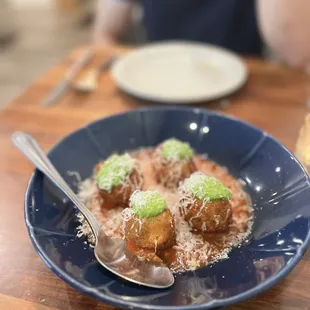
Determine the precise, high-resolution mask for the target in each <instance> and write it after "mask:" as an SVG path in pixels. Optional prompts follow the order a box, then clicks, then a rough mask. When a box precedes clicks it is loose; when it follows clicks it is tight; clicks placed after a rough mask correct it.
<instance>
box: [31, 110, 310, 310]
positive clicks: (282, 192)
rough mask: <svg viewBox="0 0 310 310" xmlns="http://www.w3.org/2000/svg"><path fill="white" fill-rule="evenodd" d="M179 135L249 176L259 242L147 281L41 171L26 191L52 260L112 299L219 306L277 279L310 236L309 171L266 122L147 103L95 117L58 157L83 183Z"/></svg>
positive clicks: (34, 233) (41, 243)
mask: <svg viewBox="0 0 310 310" xmlns="http://www.w3.org/2000/svg"><path fill="white" fill-rule="evenodd" d="M170 137H176V138H179V139H181V140H185V141H188V142H190V144H191V145H192V146H193V147H194V148H195V149H196V150H197V151H198V152H199V153H201V154H205V153H207V154H208V156H209V157H210V158H211V159H212V160H214V161H216V162H217V163H218V164H220V165H224V166H226V167H227V168H228V169H229V170H230V172H231V173H232V174H233V175H234V176H235V177H237V178H241V179H243V180H244V182H245V183H246V185H245V187H246V191H247V192H248V193H249V195H250V196H251V199H252V201H253V204H254V209H255V213H254V216H255V219H254V228H253V232H252V234H251V236H250V240H249V242H247V243H245V244H243V245H242V246H241V247H238V248H235V249H234V250H233V251H232V252H231V253H230V255H229V259H227V260H223V261H220V262H218V263H216V264H213V265H212V266H207V267H204V268H201V269H198V270H196V271H195V272H186V273H182V274H179V275H177V276H176V281H175V285H174V286H173V287H171V288H170V289H165V290H158V289H149V288H145V287H140V286H138V285H134V284H131V283H128V282H126V281H123V280H122V279H119V278H117V277H116V276H114V275H113V274H112V273H110V272H109V271H107V270H105V269H104V268H103V267H102V266H101V265H99V264H98V263H97V262H96V260H95V257H94V254H93V250H92V249H91V248H89V247H88V246H87V245H86V244H85V240H83V239H77V238H76V228H77V226H78V223H77V221H76V218H75V213H76V210H75V209H74V207H73V206H72V204H71V203H69V202H67V200H66V199H64V196H63V195H62V194H61V193H60V192H59V190H58V189H56V188H55V186H54V185H53V184H52V183H51V182H50V181H49V180H48V179H47V178H46V177H45V176H43V175H42V173H40V172H38V171H35V173H34V175H33V177H32V178H31V181H30V183H29V186H28V189H27V193H26V199H25V217H26V224H27V227H28V230H29V234H30V238H31V240H32V242H33V245H34V247H35V249H36V251H37V252H38V253H39V255H40V256H41V257H42V259H43V261H44V262H45V264H46V265H47V266H48V267H49V268H50V269H52V270H53V271H54V272H55V273H56V274H57V275H58V276H59V277H60V278H61V279H63V280H64V281H66V282H67V283H68V284H70V285H71V286H72V287H74V288H76V289H77V290H79V291H81V292H83V293H85V294H87V295H90V296H93V297H95V298H97V299H99V300H101V301H103V302H105V303H108V304H111V305H115V306H118V307H122V308H130V309H133V308H136V309H211V308H215V307H221V306H227V305H231V304H234V303H237V302H240V301H243V300H245V299H248V298H251V297H253V296H254V295H256V294H259V293H261V292H263V291H264V290H266V289H268V288H270V287H271V286H272V285H274V284H275V283H277V282H278V281H279V280H280V279H281V278H283V277H284V276H285V275H287V274H288V272H290V271H291V270H292V268H293V267H294V266H295V265H296V264H297V262H298V261H299V260H300V258H301V257H302V255H303V253H304V252H305V250H306V248H307V246H308V245H309V241H310V234H309V227H310V225H309V223H310V222H309V217H310V187H309V179H308V177H307V175H306V173H305V171H304V170H303V168H302V167H301V166H300V164H299V163H298V162H297V160H296V159H295V157H294V156H293V155H292V154H291V153H290V152H289V151H288V150H287V149H285V148H284V147H283V146H282V145H281V144H279V143H278V142H277V141H275V140H274V139H273V138H272V137H270V136H268V135H267V134H266V133H264V132H262V131H261V130H259V129H257V128H254V127H252V126H250V125H247V124H245V123H243V122H240V121H238V120H235V119H231V118H228V117H225V116H222V115H219V114H216V113H213V112H210V111H207V110H202V109H189V108H170V107H165V108H157V109H141V110H136V111H133V112H129V113H124V114H119V115H115V116H112V117H109V118H105V119H102V120H99V121H96V122H94V123H91V124H90V125H88V126H85V127H83V128H81V129H79V130H77V131H75V132H74V133H72V134H70V135H69V136H67V137H66V138H64V139H63V140H62V141H61V142H59V143H58V144H57V145H56V146H55V147H54V148H53V149H52V150H51V151H50V153H49V157H50V158H51V160H52V162H53V163H54V164H55V166H56V168H57V169H58V170H59V171H60V172H61V174H62V175H63V177H64V178H65V180H66V181H67V182H68V183H69V184H70V185H71V186H72V187H73V188H74V189H76V179H75V178H74V177H73V176H72V175H70V174H68V173H67V172H68V171H78V172H79V173H80V175H81V176H82V178H87V177H89V176H90V175H91V173H92V169H93V167H94V165H95V164H96V163H97V162H98V161H99V160H100V159H102V158H106V157H107V156H108V155H109V154H111V153H112V152H123V151H125V150H131V149H136V148H138V147H142V146H155V145H157V144H158V143H160V142H161V141H163V140H165V139H167V138H170Z"/></svg>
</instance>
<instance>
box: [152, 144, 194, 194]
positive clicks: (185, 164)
mask: <svg viewBox="0 0 310 310" xmlns="http://www.w3.org/2000/svg"><path fill="white" fill-rule="evenodd" d="M152 163H153V169H154V175H155V179H156V182H157V183H159V184H162V185H163V186H165V187H166V188H170V189H175V188H177V187H178V185H179V183H180V182H181V181H183V180H184V179H186V178H188V177H189V176H190V175H191V174H192V173H194V172H195V171H197V167H196V165H195V163H194V161H193V160H192V159H190V160H179V161H169V160H166V159H165V158H163V157H162V156H161V146H159V147H158V148H157V149H156V150H155V151H154V152H153V155H152Z"/></svg>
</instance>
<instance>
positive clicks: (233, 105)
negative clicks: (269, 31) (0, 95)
mask: <svg viewBox="0 0 310 310" xmlns="http://www.w3.org/2000/svg"><path fill="white" fill-rule="evenodd" d="M81 52H82V49H79V50H76V51H74V52H73V53H72V54H70V55H69V56H67V57H66V58H65V59H63V60H62V61H61V62H60V63H59V64H58V65H57V66H55V67H54V68H52V69H51V70H50V71H49V72H48V73H46V74H45V75H44V76H42V77H41V78H39V79H38V80H37V81H36V82H35V83H34V84H32V85H31V86H30V87H29V88H28V89H27V90H26V91H25V92H24V93H23V94H21V95H20V96H19V97H18V98H16V99H15V100H14V101H13V102H12V103H11V104H10V105H8V106H7V107H6V108H5V109H4V110H2V111H1V112H0V145H1V152H0V185H1V191H0V208H1V213H0V309H3V310H10V309H13V310H15V309H23V310H33V309H36V310H41V309H42V310H52V309H53V310H54V309H60V310H67V309H74V310H84V309H96V310H108V309H114V308H112V307H109V306H107V305H104V304H102V303H99V302H97V301H95V300H93V299H91V298H89V297H87V296H84V295H82V294H80V293H79V292H77V291H75V290H74V289H72V288H71V287H69V286H68V285H67V284H65V283H64V282H63V281H61V280H60V279H59V278H58V277H57V276H56V275H54V274H53V273H52V272H51V271H50V270H49V269H48V268H47V267H46V266H45V265H44V264H43V262H42V260H41V259H40V258H39V256H38V255H37V254H36V253H35V251H34V249H33V248H32V245H31V242H30V240H29V237H28V233H27V230H26V227H25V224H24V218H23V216H24V215H23V200H24V193H25V188H26V185H27V182H28V179H29V177H30V175H31V173H32V171H33V166H32V165H31V164H30V163H29V162H28V161H27V160H26V159H25V158H24V157H23V156H22V155H21V154H20V153H19V152H18V151H17V150H16V149H15V148H14V147H13V146H12V144H11V134H12V133H13V132H14V131H15V130H24V131H28V132H30V133H31V134H33V135H34V136H35V138H37V139H38V141H39V142H40V143H41V145H42V146H43V148H44V149H45V150H48V149H49V148H51V147H52V146H53V144H55V143H56V142H57V141H58V140H59V139H60V138H62V137H63V136H64V135H66V134H68V133H69V132H71V131H73V130H75V129H77V128H78V127H80V126H82V125H84V124H86V123H88V122H90V121H92V120H95V119H97V118H101V117H105V116H108V115H111V114H114V113H117V112H120V111H127V110H132V109H136V108H139V107H141V106H145V105H150V103H146V102H143V101H140V100H137V99H134V98H130V97H129V96H127V95H125V94H123V93H121V92H120V91H119V90H118V89H117V88H116V86H115V85H114V83H113V82H112V80H111V78H110V76H109V74H108V73H105V74H103V75H102V76H101V78H100V87H99V89H98V90H97V91H95V92H93V93H91V94H87V95H85V94H78V93H75V92H73V91H72V92H70V93H68V94H67V95H66V96H65V97H64V98H63V99H62V100H60V101H59V102H58V103H57V104H55V105H53V106H50V107H47V108H44V107H42V106H41V105H40V102H41V101H42V99H43V98H45V96H46V95H47V94H48V93H49V91H50V90H51V89H52V88H53V87H54V86H55V85H56V83H57V82H58V81H59V79H61V78H62V77H63V75H64V72H65V70H66V69H67V68H68V66H70V65H71V64H72V62H73V61H74V60H75V59H76V58H77V57H78V56H79V55H80V54H81ZM125 52H126V51H125V50H124V49H122V48H113V49H112V48H110V49H98V50H97V53H96V59H95V60H94V62H93V63H92V64H90V66H94V65H95V64H98V63H101V61H102V60H103V59H105V58H108V57H109V56H111V55H115V54H121V53H125ZM246 62H247V65H248V68H249V80H248V83H247V84H246V85H245V86H244V87H243V88H242V89H241V90H240V91H239V92H237V93H235V94H234V95H232V96H230V97H228V98H227V99H228V101H226V103H227V102H230V104H228V105H226V104H220V101H216V102H213V103H204V104H201V105H200V106H201V107H208V108H210V109H216V110H221V111H222V112H223V113H227V114H230V115H233V116H236V117H238V118H239V119H241V120H244V121H247V122H249V123H251V124H253V125H255V126H258V127H260V128H262V129H263V130H265V131H267V132H268V133H270V134H271V135H273V136H274V137H276V138H277V139H278V140H279V141H280V142H282V143H283V144H284V145H285V146H287V147H288V148H289V149H290V150H294V146H295V142H296V138H297V135H298V130H299V128H300V126H301V124H302V122H303V119H304V116H305V114H306V113H307V107H306V88H307V84H309V85H310V80H309V78H308V77H306V76H305V75H304V74H303V73H301V72H298V71H295V70H293V69H290V68H286V67H283V66H281V65H279V64H276V63H268V62H265V61H263V60H259V59H246ZM222 103H223V102H222ZM224 103H225V101H224ZM229 309H235V310H236V309H244V310H245V309H246V310H248V309H269V310H271V309H310V251H308V252H306V254H305V255H304V257H303V258H302V260H301V262H300V263H299V264H298V266H297V267H296V268H295V269H294V270H293V271H292V272H291V273H290V274H289V275H288V276H287V277H286V278H285V279H284V280H282V281H281V282H280V283H279V284H277V285H276V286H274V287H273V288H271V289H270V290H268V291H267V292H265V293H263V294H261V295H260V296H257V297H255V298H253V299H251V300H249V301H247V302H244V303H241V304H239V305H236V306H233V307H230V308H229Z"/></svg>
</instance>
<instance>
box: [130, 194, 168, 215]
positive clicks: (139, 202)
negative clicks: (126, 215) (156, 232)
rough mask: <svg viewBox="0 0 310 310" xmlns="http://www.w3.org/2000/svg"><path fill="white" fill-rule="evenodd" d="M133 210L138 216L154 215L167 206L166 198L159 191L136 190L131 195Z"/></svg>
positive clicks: (160, 212) (161, 211)
mask: <svg viewBox="0 0 310 310" xmlns="http://www.w3.org/2000/svg"><path fill="white" fill-rule="evenodd" d="M130 206H131V207H132V211H133V213H134V214H135V215H137V216H138V217H145V218H149V217H154V216H157V215H160V214H162V213H163V212H164V211H165V210H166V208H167V202H166V200H165V199H164V198H163V197H162V196H161V195H160V194H159V193H157V192H152V191H145V192H143V191H135V192H134V193H133V194H132V195H131V197H130Z"/></svg>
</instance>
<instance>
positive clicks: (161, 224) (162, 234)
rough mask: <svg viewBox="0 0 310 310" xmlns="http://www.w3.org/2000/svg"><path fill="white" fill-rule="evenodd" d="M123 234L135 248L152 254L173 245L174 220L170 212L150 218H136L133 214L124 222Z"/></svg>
mask: <svg viewBox="0 0 310 310" xmlns="http://www.w3.org/2000/svg"><path fill="white" fill-rule="evenodd" d="M124 232H125V237H126V239H127V240H129V241H130V242H132V243H134V244H135V245H136V246H137V247H140V248H143V249H148V250H153V251H154V252H157V251H160V250H163V249H166V248H169V247H171V246H173V245H174V244H175V227H174V218H173V215H172V213H171V211H170V210H166V211H164V212H163V213H162V214H160V215H158V216H155V217H150V218H138V217H137V216H136V215H134V214H133V215H132V217H131V218H130V219H129V220H128V221H126V222H125V226H124Z"/></svg>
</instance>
